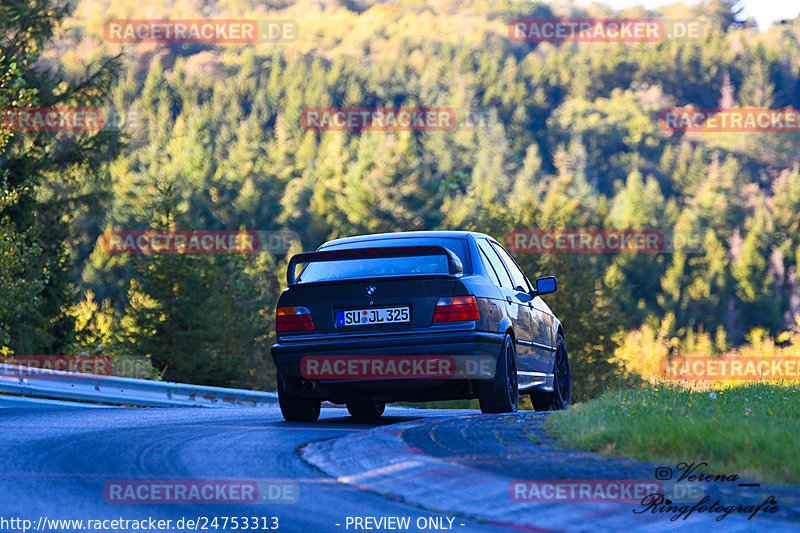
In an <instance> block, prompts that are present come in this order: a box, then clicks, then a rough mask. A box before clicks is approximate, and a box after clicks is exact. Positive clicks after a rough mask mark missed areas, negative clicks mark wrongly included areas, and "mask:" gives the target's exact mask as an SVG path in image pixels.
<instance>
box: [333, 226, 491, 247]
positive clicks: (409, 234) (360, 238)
mask: <svg viewBox="0 0 800 533" xmlns="http://www.w3.org/2000/svg"><path fill="white" fill-rule="evenodd" d="M467 235H472V236H473V237H486V238H489V239H493V238H492V237H490V236H489V235H486V234H485V233H480V232H477V231H456V230H434V231H397V232H394V233H372V234H369V235H355V236H353V237H343V238H341V239H334V240H332V241H328V242H326V243H325V244H323V245H322V246H320V247H319V250H321V249H323V248H326V247H328V246H332V245H334V244H350V243H356V242H367V241H371V240H375V239H403V238H415V239H425V238H429V239H433V238H443V237H449V238H459V237H460V238H462V239H466V237H467ZM493 240H494V239H493Z"/></svg>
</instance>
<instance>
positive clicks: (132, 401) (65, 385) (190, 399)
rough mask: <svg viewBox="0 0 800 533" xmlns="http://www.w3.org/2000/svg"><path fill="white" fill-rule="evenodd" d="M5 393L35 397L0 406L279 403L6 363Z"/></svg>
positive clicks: (234, 392)
mask: <svg viewBox="0 0 800 533" xmlns="http://www.w3.org/2000/svg"><path fill="white" fill-rule="evenodd" d="M0 393H10V394H16V395H20V396H33V397H35V398H20V397H19V396H0V405H2V404H7V403H11V402H15V401H16V403H22V402H25V401H26V400H33V399H41V398H46V399H50V400H51V401H52V399H58V400H78V401H82V402H95V403H102V404H110V405H132V406H139V407H234V406H249V407H259V406H265V405H271V404H274V403H275V402H277V401H278V395H277V394H276V393H274V392H260V391H249V390H241V389H228V388H222V387H206V386H203V385H189V384H187V383H172V382H168V381H151V380H146V379H133V378H121V377H116V376H102V375H95V374H79V373H76V372H62V371H59V370H49V369H42V368H33V367H28V366H20V365H10V364H6V363H0ZM9 398H15V400H9ZM27 403H31V402H30V401H28V402H27ZM33 403H37V402H33ZM59 403H61V402H59Z"/></svg>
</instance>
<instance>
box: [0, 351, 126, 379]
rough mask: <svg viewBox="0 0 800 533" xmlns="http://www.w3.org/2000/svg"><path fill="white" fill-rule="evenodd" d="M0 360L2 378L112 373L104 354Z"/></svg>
mask: <svg viewBox="0 0 800 533" xmlns="http://www.w3.org/2000/svg"><path fill="white" fill-rule="evenodd" d="M0 362H2V363H3V366H2V367H0V377H3V378H20V379H22V378H34V377H35V378H47V379H59V378H61V379H69V378H72V377H75V374H92V375H95V376H110V375H111V374H112V372H111V366H112V364H111V359H110V358H109V357H107V356H105V355H9V356H6V357H3V358H2V360H0Z"/></svg>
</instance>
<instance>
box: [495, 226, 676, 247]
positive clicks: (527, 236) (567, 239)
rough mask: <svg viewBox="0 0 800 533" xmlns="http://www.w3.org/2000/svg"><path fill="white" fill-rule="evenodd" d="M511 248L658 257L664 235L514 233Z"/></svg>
mask: <svg viewBox="0 0 800 533" xmlns="http://www.w3.org/2000/svg"><path fill="white" fill-rule="evenodd" d="M508 247H509V250H510V251H513V252H521V253H525V252H529V253H548V252H549V253H659V252H663V251H664V234H663V233H662V232H661V231H658V230H649V229H646V230H613V229H551V230H514V231H512V232H511V233H510V234H509V236H508Z"/></svg>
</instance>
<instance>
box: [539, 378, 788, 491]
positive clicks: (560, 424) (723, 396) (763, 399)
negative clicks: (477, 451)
mask: <svg viewBox="0 0 800 533" xmlns="http://www.w3.org/2000/svg"><path fill="white" fill-rule="evenodd" d="M546 427H547V429H548V431H550V432H551V433H552V434H553V435H554V436H555V437H556V438H557V439H558V442H559V444H561V445H564V446H569V447H573V448H580V449H585V450H592V451H597V452H600V453H603V454H606V455H614V456H626V457H632V458H635V459H640V460H645V461H650V462H653V463H657V464H661V465H665V466H673V467H674V466H675V465H677V464H678V463H681V462H688V463H692V462H703V461H705V462H707V463H708V467H703V469H704V470H705V471H707V472H713V473H725V474H736V475H738V476H739V477H741V478H747V479H754V480H758V481H763V482H771V483H782V484H790V485H800V390H799V389H798V387H797V386H796V385H794V386H784V385H767V384H755V385H750V386H746V387H736V388H729V389H723V390H717V391H703V392H697V391H689V390H685V389H679V388H677V389H676V388H674V387H671V388H670V387H652V388H646V389H641V390H626V391H613V392H607V393H606V394H604V395H603V397H601V398H598V399H595V400H592V401H590V402H587V403H584V404H580V405H576V406H574V407H572V408H570V409H568V410H567V411H563V412H561V413H556V414H553V415H552V416H550V417H549V418H548V420H547V422H546Z"/></svg>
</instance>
